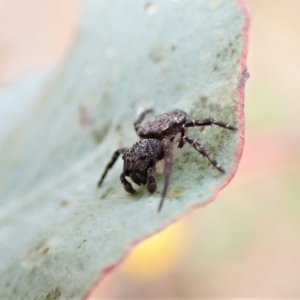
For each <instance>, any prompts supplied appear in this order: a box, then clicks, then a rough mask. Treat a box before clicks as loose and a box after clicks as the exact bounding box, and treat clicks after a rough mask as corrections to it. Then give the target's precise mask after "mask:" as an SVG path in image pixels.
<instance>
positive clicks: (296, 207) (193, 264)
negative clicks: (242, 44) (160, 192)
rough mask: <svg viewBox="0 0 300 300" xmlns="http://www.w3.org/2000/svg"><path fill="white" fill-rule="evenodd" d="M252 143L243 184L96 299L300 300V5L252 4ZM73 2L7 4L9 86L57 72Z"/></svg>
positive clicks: (3, 70) (0, 47) (117, 276)
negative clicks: (47, 71) (228, 299)
mask: <svg viewBox="0 0 300 300" xmlns="http://www.w3.org/2000/svg"><path fill="white" fill-rule="evenodd" d="M247 3H248V6H249V8H250V10H251V13H252V21H251V25H252V26H251V30H250V49H249V60H248V69H249V72H250V74H251V76H250V79H249V80H248V82H247V84H246V101H245V114H246V139H245V149H244V154H243V157H242V160H241V164H240V167H239V169H238V171H237V174H236V176H235V178H234V179H233V180H232V182H231V183H230V184H229V186H228V187H226V188H225V189H224V190H223V191H222V192H221V193H220V194H219V196H218V197H217V199H216V200H215V201H214V202H213V203H211V204H210V205H208V206H207V207H205V208H202V209H198V210H196V211H195V212H194V213H192V214H191V215H189V216H188V217H186V218H185V219H183V220H182V221H180V222H179V223H177V224H175V225H173V226H171V228H169V229H167V231H165V232H162V233H161V234H159V235H157V236H155V237H153V238H151V239H149V240H147V241H145V242H144V243H142V244H141V245H140V246H138V247H137V248H136V249H135V250H134V251H133V252H132V254H131V255H130V256H129V257H128V259H127V260H126V261H124V262H123V263H122V265H121V266H120V267H119V268H118V269H116V270H115V271H114V272H112V273H110V274H109V276H108V277H107V278H106V279H105V280H104V281H103V282H102V283H101V285H99V286H98V287H97V288H96V290H95V291H94V292H93V294H92V295H91V296H90V299H97V298H100V297H102V298H111V299H117V298H123V297H128V298H134V297H135V298H145V297H147V298H152V297H161V298H162V297H163V298H204V297H215V298H216V297H241V298H245V297H268V298H275V297H276V298H288V297H289V298H291V297H295V298H298V297H300V197H299V194H300V193H299V192H300V125H299V119H300V101H299V98H300V75H299V72H300V71H299V70H300V34H299V28H300V17H299V15H300V1H299V0H285V1H283V0H263V1H261V0H248V1H247ZM79 14H80V5H79V3H78V2H77V1H74V0H73V1H72V0H64V1H60V0H43V1H40V0H24V1H20V0H0V83H1V85H6V84H9V83H10V82H13V81H15V80H18V79H21V78H24V77H26V76H28V75H30V74H34V73H36V72H38V71H41V70H45V69H51V68H52V69H53V68H55V66H57V65H58V64H59V62H60V61H61V60H62V58H63V55H64V54H65V53H66V51H67V49H68V46H69V45H70V43H71V41H72V32H74V30H75V28H76V25H77V22H78V19H79Z"/></svg>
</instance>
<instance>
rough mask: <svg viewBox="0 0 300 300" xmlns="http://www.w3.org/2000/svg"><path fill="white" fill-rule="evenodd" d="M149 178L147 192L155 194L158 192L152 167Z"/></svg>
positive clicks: (148, 171)
mask: <svg viewBox="0 0 300 300" xmlns="http://www.w3.org/2000/svg"><path fill="white" fill-rule="evenodd" d="M147 177H148V183H147V190H148V192H149V193H151V194H153V193H154V192H155V191H156V180H155V178H154V168H151V167H150V168H149V169H148V170H147Z"/></svg>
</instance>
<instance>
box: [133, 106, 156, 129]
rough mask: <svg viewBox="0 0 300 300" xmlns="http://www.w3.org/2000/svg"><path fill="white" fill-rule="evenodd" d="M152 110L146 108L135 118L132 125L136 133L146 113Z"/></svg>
mask: <svg viewBox="0 0 300 300" xmlns="http://www.w3.org/2000/svg"><path fill="white" fill-rule="evenodd" d="M151 112H153V109H151V108H150V109H146V110H145V111H143V112H142V113H141V114H140V115H139V116H138V118H137V120H136V121H135V122H134V123H133V125H134V129H135V131H136V133H137V134H138V128H139V125H140V124H141V123H142V122H143V120H144V118H145V117H146V115H147V114H149V113H151Z"/></svg>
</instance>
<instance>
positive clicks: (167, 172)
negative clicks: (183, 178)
mask: <svg viewBox="0 0 300 300" xmlns="http://www.w3.org/2000/svg"><path fill="white" fill-rule="evenodd" d="M161 142H162V146H163V150H164V159H165V164H164V177H165V182H164V187H163V191H162V193H161V200H160V203H159V205H158V211H160V210H161V208H162V206H163V203H164V200H165V197H166V194H167V190H168V187H169V182H170V178H171V173H172V163H173V161H172V160H173V146H172V143H171V141H170V140H168V139H163V140H162V141H161Z"/></svg>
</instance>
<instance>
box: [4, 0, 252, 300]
mask: <svg viewBox="0 0 300 300" xmlns="http://www.w3.org/2000/svg"><path fill="white" fill-rule="evenodd" d="M240 2H241V1H240ZM241 3H242V2H241ZM83 6H84V13H83V16H82V23H81V25H80V27H79V30H78V34H77V38H76V41H75V42H74V45H73V46H72V49H71V51H70V53H69V55H68V57H67V59H66V61H65V62H64V64H63V65H62V66H61V68H60V70H59V71H58V72H57V73H56V74H51V75H47V76H43V77H42V76H41V77H39V78H34V79H29V80H27V81H26V82H23V83H20V84H15V85H14V86H12V87H10V88H6V89H2V91H1V94H0V97H1V99H0V103H5V104H6V106H5V107H3V109H2V110H1V113H2V115H3V116H2V117H1V120H2V125H3V126H1V128H3V130H1V136H0V142H1V150H0V159H1V170H0V185H1V198H0V199H1V200H0V201H1V208H0V222H1V225H0V240H1V244H0V278H1V279H0V298H14V299H56V298H61V299H65V298H67V299H70V298H72V297H75V298H79V297H81V296H83V295H84V294H85V293H86V291H87V290H88V289H89V288H90V286H91V285H92V283H93V282H95V281H96V280H97V278H99V276H100V278H101V276H104V275H105V274H106V273H107V272H108V270H111V269H112V268H113V267H114V266H115V265H117V263H118V262H119V261H120V259H121V258H122V257H123V255H124V254H125V253H126V251H128V249H130V247H132V245H133V244H134V243H136V242H137V241H139V240H141V239H143V238H145V237H147V236H149V235H151V234H153V233H155V232H157V231H158V230H160V229H162V228H163V227H164V226H166V225H167V224H169V223H170V222H172V221H174V220H176V219H177V218H178V217H179V216H180V215H182V214H183V213H184V212H186V211H187V210H188V209H191V208H192V207H196V206H200V205H204V204H206V203H208V202H209V201H210V200H212V198H213V197H214V196H216V194H217V192H218V191H219V190H220V189H221V188H222V187H223V186H225V185H226V183H228V182H229V180H230V179H231V178H232V176H233V174H234V172H235V170H236V168H237V164H238V161H239V159H240V156H241V152H242V145H243V130H244V125H243V121H244V120H243V108H242V104H243V96H244V95H243V93H244V83H245V79H246V77H247V73H246V69H245V59H246V49H247V45H246V40H247V30H248V21H247V13H246V12H245V8H243V7H242V6H241V5H240V4H239V3H238V2H236V1H233V0H232V1H222V0H219V1H211V0H210V1H208V0H207V1H184V0H177V1H163V0H161V1H156V2H153V3H151V2H148V1H138V2H136V1H135V2H133V1H130V2H129V1H116V0H110V1H99V0H89V1H85V2H84V3H83ZM150 106H153V108H154V109H155V113H156V114H159V113H163V112H166V111H169V110H171V109H173V108H179V109H183V110H185V111H186V112H188V113H189V114H191V116H193V117H200V118H204V117H214V118H216V119H219V120H222V121H225V122H227V123H229V124H232V125H237V126H238V127H239V131H238V132H232V131H229V130H225V129H222V128H220V127H207V128H205V129H204V130H203V131H200V129H199V128H191V129H189V135H191V136H194V137H196V138H197V139H198V140H199V141H201V143H202V144H203V145H205V146H206V147H207V148H208V149H209V150H210V152H211V153H212V154H213V155H214V156H215V157H216V159H217V160H218V162H219V163H220V164H221V165H222V166H223V167H224V169H225V170H226V171H227V173H226V174H221V173H220V172H219V171H218V170H216V169H215V168H213V167H212V165H211V164H210V163H209V162H208V160H207V159H205V158H203V157H202V156H201V155H199V154H198V153H197V152H196V151H195V150H194V149H193V148H192V147H188V146H185V147H184V150H183V153H182V155H181V156H180V157H179V158H178V159H177V160H176V161H175V162H174V166H173V173H172V178H171V184H170V187H169V192H168V195H167V198H166V201H165V204H164V207H163V209H162V211H161V212H160V213H159V214H158V213H157V206H158V203H159V200H160V193H161V190H162V184H163V178H162V176H161V175H158V176H157V180H158V189H157V192H156V193H154V194H153V195H150V194H149V193H148V192H147V190H146V189H145V187H141V188H140V189H139V191H138V192H137V193H136V194H135V195H130V194H127V193H126V192H125V191H124V189H123V187H122V185H121V183H120V182H119V174H120V173H121V170H122V161H121V160H120V161H118V163H117V164H116V165H115V166H114V167H113V169H112V170H111V171H110V172H109V174H108V176H107V177H106V179H105V181H104V183H103V185H102V187H101V188H97V187H96V184H97V181H98V179H99V177H100V175H101V173H102V171H103V169H104V168H105V166H106V164H107V162H108V161H109V159H110V157H111V154H112V152H113V151H114V150H115V149H117V148H119V147H129V146H131V145H132V144H133V143H134V142H135V141H137V140H138V138H137V136H136V134H135V132H134V129H133V126H132V124H133V121H134V120H135V118H136V116H137V113H138V112H139V111H141V110H143V109H145V108H149V107H150Z"/></svg>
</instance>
